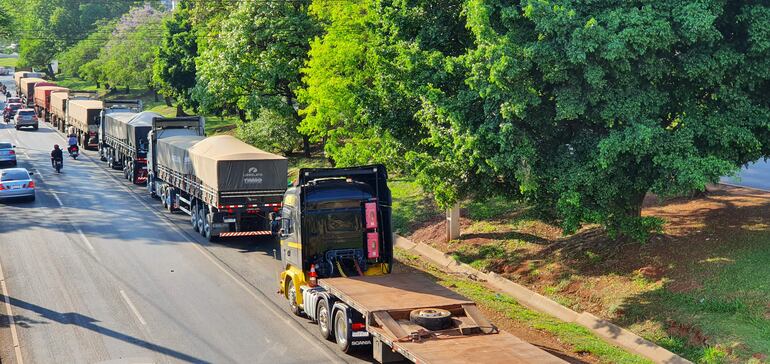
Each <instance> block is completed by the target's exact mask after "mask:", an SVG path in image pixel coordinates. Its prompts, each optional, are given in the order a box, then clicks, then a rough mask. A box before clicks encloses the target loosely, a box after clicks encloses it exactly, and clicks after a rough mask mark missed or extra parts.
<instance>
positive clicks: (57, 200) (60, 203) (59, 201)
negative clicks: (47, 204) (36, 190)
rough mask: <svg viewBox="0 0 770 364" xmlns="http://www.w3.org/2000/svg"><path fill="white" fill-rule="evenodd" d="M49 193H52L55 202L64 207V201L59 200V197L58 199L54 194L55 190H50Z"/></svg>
mask: <svg viewBox="0 0 770 364" xmlns="http://www.w3.org/2000/svg"><path fill="white" fill-rule="evenodd" d="M51 195H53V198H54V199H56V202H58V203H59V206H61V207H64V203H63V202H61V199H59V196H57V195H56V192H53V191H51Z"/></svg>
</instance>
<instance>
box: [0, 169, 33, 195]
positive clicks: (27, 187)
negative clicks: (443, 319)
mask: <svg viewBox="0 0 770 364" xmlns="http://www.w3.org/2000/svg"><path fill="white" fill-rule="evenodd" d="M31 174H32V173H29V172H28V171H27V170H26V169H24V168H8V169H0V199H9V198H25V199H27V200H29V201H35V181H33V180H32V177H31V176H30V175H31Z"/></svg>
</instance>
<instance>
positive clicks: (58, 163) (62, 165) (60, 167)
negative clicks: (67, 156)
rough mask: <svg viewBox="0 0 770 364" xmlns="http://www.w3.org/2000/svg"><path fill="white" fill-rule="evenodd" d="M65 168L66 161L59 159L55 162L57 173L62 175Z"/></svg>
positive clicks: (54, 166)
mask: <svg viewBox="0 0 770 364" xmlns="http://www.w3.org/2000/svg"><path fill="white" fill-rule="evenodd" d="M62 167H64V161H63V160H60V159H57V160H55V161H54V162H53V168H54V169H55V170H56V173H61V169H62Z"/></svg>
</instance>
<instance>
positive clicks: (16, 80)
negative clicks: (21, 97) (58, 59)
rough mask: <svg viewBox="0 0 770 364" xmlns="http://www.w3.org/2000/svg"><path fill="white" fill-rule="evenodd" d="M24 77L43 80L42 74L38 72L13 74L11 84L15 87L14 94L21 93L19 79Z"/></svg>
mask: <svg viewBox="0 0 770 364" xmlns="http://www.w3.org/2000/svg"><path fill="white" fill-rule="evenodd" d="M25 77H35V78H43V74H42V73H40V72H32V71H19V72H14V73H13V83H14V85H15V86H16V92H17V94H19V93H20V92H21V79H22V78H25Z"/></svg>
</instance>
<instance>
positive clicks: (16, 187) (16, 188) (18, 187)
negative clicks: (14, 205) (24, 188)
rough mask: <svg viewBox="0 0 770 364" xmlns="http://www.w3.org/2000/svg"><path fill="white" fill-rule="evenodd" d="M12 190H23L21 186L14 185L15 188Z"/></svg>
mask: <svg viewBox="0 0 770 364" xmlns="http://www.w3.org/2000/svg"><path fill="white" fill-rule="evenodd" d="M11 189H12V190H20V189H21V185H14V186H11Z"/></svg>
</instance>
